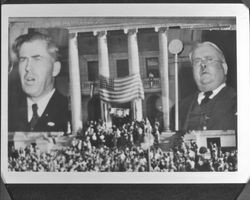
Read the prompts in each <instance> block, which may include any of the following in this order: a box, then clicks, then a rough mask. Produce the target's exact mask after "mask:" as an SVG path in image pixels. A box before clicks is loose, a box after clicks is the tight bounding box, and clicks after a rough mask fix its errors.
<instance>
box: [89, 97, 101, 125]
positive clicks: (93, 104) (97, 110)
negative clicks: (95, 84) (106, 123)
mask: <svg viewBox="0 0 250 200" xmlns="http://www.w3.org/2000/svg"><path fill="white" fill-rule="evenodd" d="M100 118H101V105H100V98H99V96H97V95H94V96H93V98H92V99H91V100H90V101H89V103H88V120H95V121H97V120H98V119H100Z"/></svg>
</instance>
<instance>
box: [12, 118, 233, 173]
mask: <svg viewBox="0 0 250 200" xmlns="http://www.w3.org/2000/svg"><path fill="white" fill-rule="evenodd" d="M158 127H159V123H155V125H154V127H151V126H150V123H149V122H148V121H146V122H145V121H143V122H140V123H139V122H135V121H133V122H131V123H128V124H125V125H123V126H121V127H116V126H113V127H112V128H106V127H105V125H104V124H103V123H102V122H101V121H99V122H96V121H91V122H88V123H87V126H86V128H85V130H84V131H83V132H81V133H79V134H78V135H77V136H76V137H73V139H72V141H71V144H70V145H69V146H67V147H63V148H62V149H57V150H51V151H49V152H41V151H40V149H39V148H38V146H37V145H36V144H35V143H33V144H30V145H28V146H27V147H26V148H24V149H22V148H20V149H15V148H14V147H12V149H11V150H10V152H9V163H8V164H9V165H8V168H9V171H40V172H41V171H52V172H68V171H79V172H86V171H88V172H125V171H127V172H144V171H155V172H179V171H237V151H236V150H231V151H227V152H223V151H222V149H221V148H220V147H217V145H216V144H211V145H210V147H209V148H206V147H198V146H197V144H196V143H195V141H191V142H186V141H185V140H184V137H183V136H180V137H178V139H177V140H176V141H175V144H174V145H173V148H171V149H170V150H169V151H163V150H162V149H161V148H160V147H159V131H158ZM149 135H151V136H152V138H154V142H153V143H152V145H148V146H145V143H148V142H149V141H148V140H146V138H148V137H149ZM149 146H151V147H149ZM148 153H149V154H148ZM148 161H149V162H148Z"/></svg>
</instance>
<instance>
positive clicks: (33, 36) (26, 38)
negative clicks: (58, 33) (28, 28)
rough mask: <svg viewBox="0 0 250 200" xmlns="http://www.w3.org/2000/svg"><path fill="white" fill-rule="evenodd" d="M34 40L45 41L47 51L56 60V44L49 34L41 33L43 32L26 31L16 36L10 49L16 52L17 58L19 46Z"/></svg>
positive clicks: (57, 50)
mask: <svg viewBox="0 0 250 200" xmlns="http://www.w3.org/2000/svg"><path fill="white" fill-rule="evenodd" d="M36 40H41V41H45V42H46V44H47V49H48V53H49V54H50V56H51V57H52V58H53V59H54V61H58V59H59V48H58V46H57V45H56V43H55V42H54V41H53V40H52V38H51V37H50V36H48V35H46V34H43V33H39V32H32V33H27V34H24V35H21V36H19V37H18V38H16V40H15V42H14V44H13V46H12V49H13V51H14V53H15V54H16V57H17V59H18V58H19V51H20V48H21V46H22V45H23V44H24V43H28V42H33V41H36Z"/></svg>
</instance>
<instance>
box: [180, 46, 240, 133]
mask: <svg viewBox="0 0 250 200" xmlns="http://www.w3.org/2000/svg"><path fill="white" fill-rule="evenodd" d="M189 56H190V60H191V62H192V67H193V76H194V80H195V82H196V85H197V87H198V89H199V91H197V92H196V93H195V94H192V95H191V96H188V97H186V98H184V99H183V100H182V101H181V102H180V104H179V126H180V130H236V125H237V124H236V123H237V118H236V114H237V95H236V92H235V90H234V89H233V88H231V87H229V86H227V85H226V75H227V70H228V66H227V63H226V60H225V57H224V54H223V52H222V51H221V50H220V49H219V47H218V46H216V45H215V44H214V43H211V42H203V43H199V44H197V45H196V46H194V48H193V50H192V52H191V53H190V55H189Z"/></svg>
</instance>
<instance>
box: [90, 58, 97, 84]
mask: <svg viewBox="0 0 250 200" xmlns="http://www.w3.org/2000/svg"><path fill="white" fill-rule="evenodd" d="M98 77H99V70H98V61H88V80H89V81H96V80H98Z"/></svg>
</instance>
